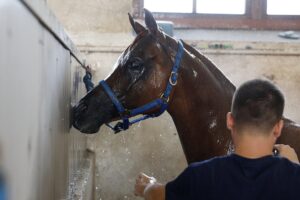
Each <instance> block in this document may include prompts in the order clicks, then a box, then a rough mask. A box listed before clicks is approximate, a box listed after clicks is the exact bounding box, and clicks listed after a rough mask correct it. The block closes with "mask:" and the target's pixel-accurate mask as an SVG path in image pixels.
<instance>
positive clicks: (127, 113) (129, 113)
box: [99, 41, 184, 133]
mask: <svg viewBox="0 0 300 200" xmlns="http://www.w3.org/2000/svg"><path fill="white" fill-rule="evenodd" d="M183 52H184V49H183V45H182V42H181V41H178V50H177V53H176V57H175V61H174V65H173V67H172V72H171V75H170V78H169V81H168V84H167V87H166V90H165V92H164V93H163V94H162V95H161V97H160V98H158V99H155V100H153V101H151V102H149V103H147V104H145V105H143V106H140V107H138V108H135V109H133V110H127V109H125V108H124V107H123V105H122V104H121V102H120V101H119V100H118V98H117V97H116V95H115V94H114V92H113V91H112V89H111V88H110V87H109V85H108V84H107V83H106V82H105V81H104V80H102V81H100V83H99V84H100V85H101V86H102V88H103V89H104V91H105V92H106V94H107V95H108V96H109V98H110V99H111V101H112V102H113V104H114V105H115V107H116V108H117V110H118V112H119V115H120V117H121V119H122V122H118V123H117V124H116V125H115V126H111V125H110V124H106V125H107V126H108V127H109V128H111V129H112V130H114V132H115V133H118V132H120V131H123V130H127V129H128V128H129V126H131V125H132V124H135V123H137V122H140V121H143V120H146V119H148V118H154V117H158V116H160V115H161V114H162V113H163V112H165V111H166V110H167V108H168V102H169V96H170V94H171V91H172V88H173V86H175V85H176V84H177V78H178V73H177V71H178V68H179V66H180V61H181V58H182V55H183ZM158 107H160V110H159V111H158V112H157V113H154V114H144V116H142V117H140V118H137V119H134V120H132V121H129V118H131V117H134V116H136V115H139V114H143V113H145V112H147V111H150V110H152V109H154V108H158Z"/></svg>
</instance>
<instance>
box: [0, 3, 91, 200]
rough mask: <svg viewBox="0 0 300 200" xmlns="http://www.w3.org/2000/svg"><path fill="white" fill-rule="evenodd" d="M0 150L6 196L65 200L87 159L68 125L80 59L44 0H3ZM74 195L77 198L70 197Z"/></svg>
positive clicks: (82, 141) (82, 142) (78, 88)
mask: <svg viewBox="0 0 300 200" xmlns="http://www.w3.org/2000/svg"><path fill="white" fill-rule="evenodd" d="M0 24H1V29H0V44H1V45H0V91H1V92H0V99H1V104H0V124H1V125H0V153H1V160H0V163H1V173H4V175H5V180H6V182H5V184H6V187H7V195H8V199H11V200H20V199H22V200H35V199H36V200H40V199H43V200H48V199H49V200H53V199H68V198H69V196H71V195H72V194H73V193H72V191H71V189H70V183H71V181H72V180H73V179H74V178H75V177H76V174H78V169H83V168H84V167H83V165H84V163H86V158H87V156H86V154H87V153H86V144H87V139H86V136H84V135H82V134H80V133H78V132H77V131H75V130H73V129H71V130H70V109H71V102H73V103H74V102H77V101H78V99H80V98H81V97H82V95H83V94H84V88H83V84H82V81H81V79H82V75H83V73H84V70H83V69H82V68H81V63H80V62H81V59H80V56H79V54H78V53H77V52H76V49H75V48H74V45H73V44H72V42H71V41H70V39H69V38H68V36H67V35H66V34H65V32H64V31H63V29H62V27H61V25H60V24H59V23H58V22H57V21H56V18H55V17H54V16H53V15H52V13H51V12H50V11H49V10H48V9H47V7H46V4H45V1H34V0H32V1H30V0H28V1H26V2H25V1H17V0H0ZM72 199H75V198H72Z"/></svg>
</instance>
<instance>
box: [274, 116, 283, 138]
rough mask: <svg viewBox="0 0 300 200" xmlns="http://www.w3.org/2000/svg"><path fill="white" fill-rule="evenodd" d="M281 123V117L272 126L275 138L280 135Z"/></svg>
mask: <svg viewBox="0 0 300 200" xmlns="http://www.w3.org/2000/svg"><path fill="white" fill-rule="evenodd" d="M283 125H284V122H283V120H282V119H281V120H279V122H277V123H276V124H275V126H274V128H273V134H274V136H275V138H276V139H277V138H279V137H280V135H281V130H282V128H283Z"/></svg>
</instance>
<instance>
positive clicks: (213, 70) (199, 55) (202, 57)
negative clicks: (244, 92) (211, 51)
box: [182, 42, 235, 91]
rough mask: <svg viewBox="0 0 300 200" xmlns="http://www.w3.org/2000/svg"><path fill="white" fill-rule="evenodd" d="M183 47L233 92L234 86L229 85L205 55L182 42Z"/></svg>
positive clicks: (228, 81)
mask: <svg viewBox="0 0 300 200" xmlns="http://www.w3.org/2000/svg"><path fill="white" fill-rule="evenodd" d="M182 43H183V45H184V48H185V49H186V50H187V51H188V52H189V53H191V54H193V55H194V56H196V57H197V58H198V59H199V60H200V61H201V62H203V63H204V64H205V65H206V66H207V67H208V70H209V71H210V72H211V73H212V74H213V75H214V76H215V77H216V78H217V79H219V80H222V82H223V83H224V84H226V85H227V86H229V87H230V88H231V89H233V91H235V86H234V85H233V84H232V83H231V81H230V80H229V79H228V78H227V77H226V76H225V75H224V74H223V73H222V72H221V71H220V70H219V69H218V68H217V66H216V65H215V64H214V63H213V62H212V61H211V60H210V59H209V58H207V57H206V56H205V55H203V54H202V53H200V52H199V51H198V50H196V49H195V48H194V47H192V46H190V45H188V44H187V43H185V42H182Z"/></svg>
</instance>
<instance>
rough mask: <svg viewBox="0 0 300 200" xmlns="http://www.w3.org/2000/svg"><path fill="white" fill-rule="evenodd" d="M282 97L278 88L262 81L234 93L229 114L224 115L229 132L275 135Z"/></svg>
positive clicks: (277, 130) (248, 84)
mask: <svg viewBox="0 0 300 200" xmlns="http://www.w3.org/2000/svg"><path fill="white" fill-rule="evenodd" d="M283 109H284V97H283V95H282V93H281V92H280V91H279V89H278V88H277V87H276V86H275V85H273V84H272V83H270V82H269V81H265V80H258V79H255V80H252V81H248V82H246V83H244V84H243V85H241V86H240V87H239V88H238V89H237V90H236V92H235V94H234V97H233V100H232V105H231V113H228V115H227V126H228V128H229V129H230V130H232V131H235V132H237V133H238V134H243V133H252V134H253V133H257V134H265V135H266V136H267V135H269V134H270V133H274V132H275V134H277V135H276V136H277V137H279V135H280V132H281V128H282V125H283V122H282V120H281V119H282V114H283Z"/></svg>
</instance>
